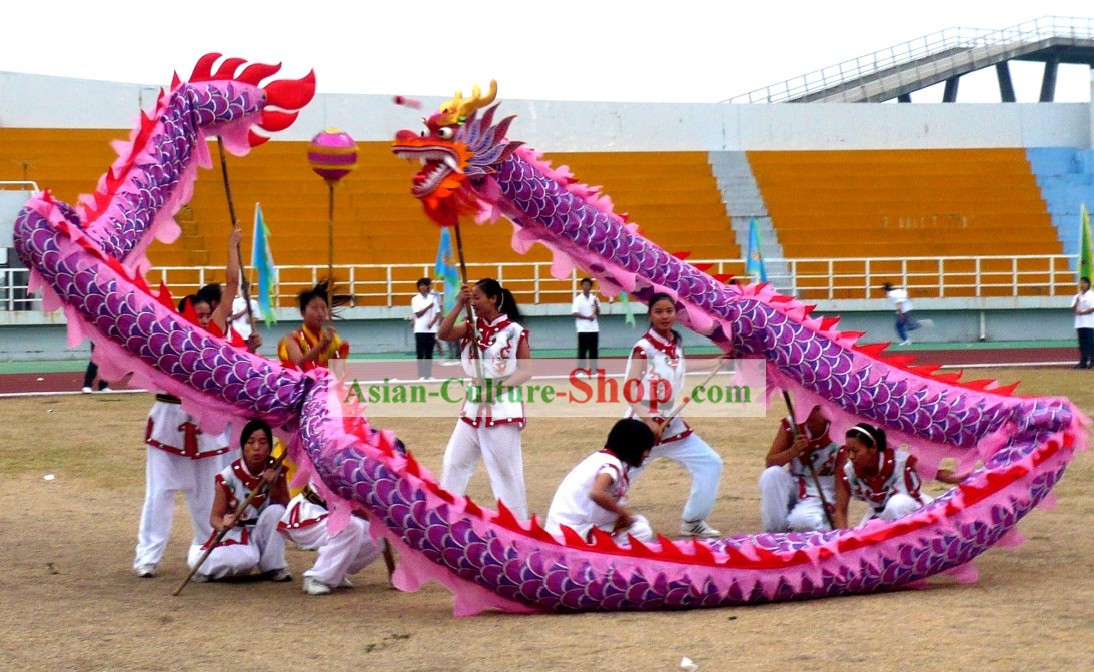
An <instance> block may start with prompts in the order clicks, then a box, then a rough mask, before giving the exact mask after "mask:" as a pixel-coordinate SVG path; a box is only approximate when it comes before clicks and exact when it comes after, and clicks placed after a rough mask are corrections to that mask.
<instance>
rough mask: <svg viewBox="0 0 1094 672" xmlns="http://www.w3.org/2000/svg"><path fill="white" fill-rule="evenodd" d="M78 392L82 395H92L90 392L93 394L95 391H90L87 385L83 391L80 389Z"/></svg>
mask: <svg viewBox="0 0 1094 672" xmlns="http://www.w3.org/2000/svg"><path fill="white" fill-rule="evenodd" d="M80 391H81V392H83V393H84V394H91V393H92V392H94V391H95V390H92V389H91V388H90V387H88V386H87V385H84V389H82V390H80Z"/></svg>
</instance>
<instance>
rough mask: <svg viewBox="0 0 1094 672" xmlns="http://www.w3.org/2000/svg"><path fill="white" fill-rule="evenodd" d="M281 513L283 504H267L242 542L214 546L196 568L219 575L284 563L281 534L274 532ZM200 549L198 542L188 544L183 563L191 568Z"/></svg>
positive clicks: (265, 570)
mask: <svg viewBox="0 0 1094 672" xmlns="http://www.w3.org/2000/svg"><path fill="white" fill-rule="evenodd" d="M284 513H285V507H283V506H281V505H280V504H270V505H269V506H267V507H266V508H265V509H263V510H262V513H260V514H258V522H257V523H255V526H254V527H251V528H249V529H248V530H247V533H248V536H249V539H248V540H247V543H246V544H229V545H228V546H217V547H216V548H214V549H213V552H212V553H210V554H209V557H208V558H207V559H206V560H205V562H204V563H202V565H201V569H199V570H198V571H199V572H200V573H202V574H205V575H206V576H209V577H211V578H214V579H223V578H224V577H226V576H234V575H238V574H249V573H250V572H251V570H252V569H254V568H255V567H258V571H260V572H268V571H271V570H274V569H284V568H285V567H287V566H288V563H287V562H285V537H283V536H281V535H280V534H278V532H277V524H278V523H279V522H280V521H281V516H282V514H284ZM204 552H205V551H203V550H202V549H201V547H200V546H197V547H195V546H191V547H190V554H189V558H188V559H187V563H188V564H189V565H190V568H191V569H193V568H194V565H196V564H197V562H198V560H200V559H201V556H202V554H203V553H204Z"/></svg>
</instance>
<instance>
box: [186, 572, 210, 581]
mask: <svg viewBox="0 0 1094 672" xmlns="http://www.w3.org/2000/svg"><path fill="white" fill-rule="evenodd" d="M190 580H191V581H193V582H194V583H209V581H211V580H212V577H211V576H209V575H208V574H202V573H201V572H198V573H197V574H194V577H193V578H192V579H190Z"/></svg>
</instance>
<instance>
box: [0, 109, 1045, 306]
mask: <svg viewBox="0 0 1094 672" xmlns="http://www.w3.org/2000/svg"><path fill="white" fill-rule="evenodd" d="M126 135H127V133H126V132H125V131H121V130H88V129H18V128H0V162H2V165H4V166H6V168H5V171H4V172H5V174H6V175H7V176H9V177H10V178H11V179H18V178H20V177H22V175H23V172H24V168H25V174H26V177H27V179H32V180H36V181H37V182H38V183H39V185H40V186H42V187H45V188H49V189H51V190H52V191H53V193H54V194H55V195H56V196H57V197H58V198H61V199H63V200H67V201H70V202H72V201H75V199H76V198H77V196H78V195H79V194H81V193H85V192H89V191H91V190H92V189H93V188H94V186H95V185H96V183H97V181H98V179H99V176H100V175H101V174H102V173H103V172H104V171H105V169H106V168H107V166H109V165H110V163H111V162H112V161H113V158H114V153H113V150H112V149H111V148H110V146H109V143H110V141H112V140H116V139H122V138H124V137H126ZM210 149H211V151H212V155H213V157H214V161H213V164H214V165H213V168H212V169H211V170H209V171H205V172H204V173H203V174H202V175H201V176H200V179H199V180H198V182H197V184H196V186H195V190H194V196H193V199H192V200H191V202H190V204H189V207H188V208H186V209H184V211H183V212H181V213H180V214H179V216H178V220H179V223H180V225H181V227H182V238H181V240H180V241H179V242H178V243H175V244H173V245H163V244H160V243H154V244H153V245H152V246H151V248H150V249H149V256H150V258H151V260H152V262H153V264H154V265H156V266H171V267H185V266H206V265H208V266H221V265H223V263H224V260H225V249H224V240H225V232H226V229H227V226H228V209H227V205H226V201H225V197H224V190H223V184H222V176H221V174H220V166H219V161H217V160H216V148H215V146H212V145H211V146H210ZM306 150H307V143H304V142H276V141H275V142H270V143H267V144H266V145H264V146H262V147H260V148H258V149H257V150H256V151H255V152H253V153H252V154H251V155H249V156H247V157H232V156H230V157H228V166H229V173H230V176H231V186H232V194H233V198H234V201H235V204H236V209H237V216H238V217H239V219H240V220H241V221H242V223H243V226H244V229H245V236H244V253H245V254H247V253H248V251H249V248H250V244H249V238H250V232H251V219H252V217H253V208H254V204H255V203H256V202H261V203H262V207H263V211H264V213H265V217H266V222H267V224H268V226H269V228H270V230H271V234H272V238H271V242H272V246H273V250H274V257H275V259H276V262H277V264H278V265H279V266H296V265H320V266H322V265H325V264H326V262H327V259H328V240H327V218H328V210H327V207H328V199H327V196H328V189H327V186H326V185H325V184H324V183H323V181H322V180H321V179H320V178H318V177H317V176H316V175H315V174H314V173H313V172H312V171H311V169H310V167H309V166H308V162H307V151H306ZM359 150H360V153H359V162H358V168H357V170H356V171H355V172H353V173H351V174H350V175H349V176H348V177H346V178H345V179H344V180H342V181H341V182H340V183H339V184H338V185H337V186H336V188H335V226H334V243H335V244H334V247H335V250H334V263H335V264H339V265H345V264H358V265H368V264H422V267H421V268H420V269H419V268H409V269H397V270H396V271H395V272H394V274H393V275H392V277H391V280H392V281H393V282H396V283H403V282H406V283H413V280H414V279H416V277H417V276H418V274H419V273H420V272H421V271H423V270H424V269H425V268H426V266H427V265H428V264H431V262H432V260H433V259H434V258H435V256H436V250H437V241H438V235H439V234H438V232H437V228H436V227H435V226H433V225H432V224H431V223H430V222H429V221H428V220H427V219H426V218H425V216H424V215H423V214H422V211H421V207H420V205H419V204H418V202H417V201H416V200H415V199H414V198H412V197H411V196H410V194H409V193H408V192H409V186H410V182H411V177H412V175H413V174H414V172H415V171H416V170H417V169H418V165H417V164H416V163H407V162H405V161H402V160H400V159H397V158H396V157H394V155H392V153H391V150H390V145H389V144H388V143H387V142H362V143H359ZM544 158H545V159H547V160H549V161H551V162H552V163H553V164H554V165H556V166H558V165H563V164H564V165H567V166H569V167H570V169H571V170H572V172H573V173H574V175H575V177H576V178H577V179H578V180H580V181H581V182H584V183H586V184H590V185H594V186H601V187H602V193H604V194H606V195H608V196H610V197H611V199H612V201H613V203H614V205H615V210H616V212H617V213H620V214H623V213H626V214H627V215H628V216H629V218H630V219H631V220H632V221H635V222H637V223H638V224H639V225H640V227H641V231H642V233H643V234H644V235H646V236H647V237H648V238H650V239H651V240H653V241H654V242H656V243H658V244H660V245H661V246H663V247H665V248H666V249H668V250H670V251H673V252H676V251H690V252H691V254H692V258H697V259H703V258H705V259H727V258H728V259H739V258H741V250H740V248H739V247H738V244H737V243H736V242H735V240H734V236H733V232H732V230H731V226H730V225H731V222H730V218H729V216H727V215H726V208H725V205H724V204H723V202H722V201H723V195H722V194H721V193H720V191H719V188H718V185H717V182H716V181H715V179H714V177H713V175H712V171H711V167H710V165H709V164H708V155H707V154H706V153H704V152H570V153H550V154H546V155H544ZM747 158H748V162H749V165H750V166H751V168H752V171H753V173H754V175H755V180H756V184H757V185H758V186H759V189H760V193H761V194H762V196H763V202H764V204H765V205H766V208H767V210H768V212H769V213H770V216H771V220H772V223H773V225H774V228H775V230H776V232H777V235H778V241H779V243H780V244H781V246H782V250H783V252H784V255H785V256H786V257H787V258H788V259H803V258H812V259H833V258H837V259H838V258H848V257H852V258H867V257H869V258H881V257H884V258H908V257H927V258H928V259H926V260H922V261H913V262H909V264H908V266H907V269H908V272H909V273H911V274H914V275H915V277H914V279H908V280H907V284H909V285H914V286H915V287H916V295H917V296H931V295H937V294H935V293H933V292H932V288H935V287H937V286H938V284H939V278H938V267H937V265H936V264H934V263H933V262H932V261H931V259H930V258H937V257H955V256H970V257H971V256H984V255H1018V254H1022V255H1051V254H1061V253H1062V252H1063V250H1062V246H1061V244H1060V242H1059V239H1058V236H1057V233H1056V229H1055V228H1054V227H1053V224H1052V220H1051V218H1050V216H1049V214H1048V212H1047V209H1046V206H1045V202H1044V201H1043V200H1042V196H1041V189H1040V188H1039V187H1038V184H1037V181H1036V179H1035V176H1034V175H1033V173H1032V171H1031V168H1030V164H1029V161H1028V160H1027V157H1026V153H1025V151H1024V150H1022V149H1017V148H1016V149H945V150H859V151H819V150H818V151H749V152H747ZM462 231H463V238H464V249H465V251H466V253H467V256H468V260H469V261H470V262H480V263H486V262H489V263H499V262H516V263H527V262H529V261H547V260H549V254H548V252H547V251H546V250H545V249H543V248H541V247H536V248H533V250H532V251H531V252H530V253H529V254H528V255H519V254H517V253H516V252H514V251H513V250H512V249H511V248H510V245H509V239H510V235H511V227H510V225H509V224H508V223H507V222H504V221H502V222H498V223H496V224H492V225H491V224H488V225H483V226H476V225H468V226H464V227H463V228H462ZM885 263H888V262H881V263H875V265H874V266H873V267H872V268H871V273H872V274H873V275H874V276H875V277H874V279H877V276H879V275H883V274H887V273H890V272H892V273H897V272H899V270H900V269H899V267H897V266H893V264H890V266H893V268H892V269H890V268H889V266H886V265H885ZM966 265H967V266H969V268H967V269H966V268H965V267H964V266H962V264H961V263H960V262H948V263H947V265H946V269H945V273H946V274H948V275H949V274H953V277H947V278H945V280H946V282H947V284H958V285H961V284H967V285H968V287H966V288H963V289H958V290H956V292H957V295H966V296H972V295H975V294H976V293H977V291H978V290H977V289H976V287H975V282H974V274H975V272H976V270H977V269H976V268H975V265H974V263H973V262H972V261H971V260H970V261H969V262H968V264H966ZM989 265H990V266H992V268H991V269H989V268H987V267H986V266H983V265H982V266H981V268H980V271H981V272H982V273H983V272H990V273H993V274H994V275H993V277H992V282H991V283H990V284H993V285H996V286H993V287H987V288H981V289H980V290H979V293H980V295H983V296H992V295H1008V294H1010V289H1009V288H1008V287H1007V286H1006V285H1007V284H1008V283H1007V282H1006V277H1007V274H1008V273H1012V272H1013V271H1014V270H1015V269H1014V267H1013V266H1010V265H1006V264H1003V265H1002V266H1000V264H989ZM995 266H1000V267H999V268H998V269H995ZM1003 266H1006V267H1005V268H1004V267H1003ZM812 270H815V271H816V274H817V275H825V278H824V279H823V280H821V279H819V278H815V279H806V280H801V279H799V282H798V289H799V291H800V293H801V295H802V296H803V298H811V296H810V294H811V293H818V292H823V291H825V290H826V288H827V286H828V284H829V281H828V279H827V271H826V269H822V268H817V269H808V268H806V273H805V274H806V275H810V274H812ZM1018 270H1019V272H1020V273H1021V274H1022V277H1023V281H1024V283H1026V284H1030V285H1032V286H1030V287H1027V288H1026V289H1025V290H1024V293H1027V294H1029V293H1033V294H1036V293H1039V291H1038V283H1040V282H1041V281H1042V280H1043V282H1044V285H1045V286H1046V287H1047V286H1048V284H1049V282H1050V280H1051V278H1050V277H1049V275H1048V273H1047V271H1048V267H1047V262H1044V263H1040V264H1038V262H1037V260H1022V262H1021V268H1020V269H1018ZM356 273H357V277H356V278H355V279H356V280H357V281H361V280H362V279H364V280H367V281H369V282H373V283H375V290H376V292H377V294H379V293H381V290H382V289H383V287H384V286H385V285H384V283H386V282H387V275H386V272H385V271H383V270H382V269H377V270H375V271H374V270H357V271H356ZM801 273H802V268H801V267H800V268H799V274H801ZM932 273H933V274H934V279H933V280H932ZM472 274H473V275H474V274H475V273H474V271H472ZM856 274H857V275H860V276H861V272H860V271H852V270H848V271H847V273H846V277H844V275H843V274H841V273H840V272H839V271H838V270H836V271H835V275H836V277H835V278H834V279H833V280H832V284H834V286H835V292H834V293H833V294H831V297H832V298H845V297H847V298H850V297H853V296H862V282H863V280H862V278H861V277H858V278H854V277H852V276H855V275H856ZM515 275H518V274H515ZM296 276H299V278H296ZM403 276H406V277H403ZM174 277H176V278H177V277H180V274H179V273H178V272H176V273H175V276H174ZM289 278H290V282H291V283H297V282H298V283H305V282H308V281H310V279H311V275H309V274H308V273H306V272H304V271H299V272H295V271H294V272H290V273H289ZM217 279H219V278H217ZM512 280H513V282H514V284H515V288H516V289H517V290H518V292H521V293H524V292H527V291H530V290H531V286H532V285H531V281H530V280H525V279H520V280H518V279H517V278H516V277H514V278H513V279H512ZM898 280H899V279H898ZM821 284H823V285H824V286H823V287H821V286H820V285H821ZM815 285H816V286H815ZM947 295H950V296H953V295H954V293H953V290H951V293H949V294H947ZM522 298H525V299H527V298H528V297H527V296H524V297H522ZM812 298H820V296H816V295H815V296H814V297H812ZM377 301H380V297H379V296H377ZM367 303H369V304H372V303H374V301H372V300H369V301H368V302H367Z"/></svg>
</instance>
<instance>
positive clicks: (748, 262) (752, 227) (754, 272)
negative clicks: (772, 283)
mask: <svg viewBox="0 0 1094 672" xmlns="http://www.w3.org/2000/svg"><path fill="white" fill-rule="evenodd" d="M745 273H747V274H748V275H750V276H752V280H753V281H755V280H757V279H759V281H760V282H767V269H766V268H764V255H763V252H761V251H760V228H759V227H758V226H756V220H755V219H752V220H750V221H749V223H748V258H747V259H745Z"/></svg>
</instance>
